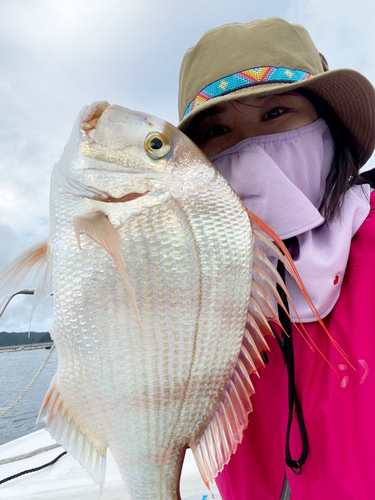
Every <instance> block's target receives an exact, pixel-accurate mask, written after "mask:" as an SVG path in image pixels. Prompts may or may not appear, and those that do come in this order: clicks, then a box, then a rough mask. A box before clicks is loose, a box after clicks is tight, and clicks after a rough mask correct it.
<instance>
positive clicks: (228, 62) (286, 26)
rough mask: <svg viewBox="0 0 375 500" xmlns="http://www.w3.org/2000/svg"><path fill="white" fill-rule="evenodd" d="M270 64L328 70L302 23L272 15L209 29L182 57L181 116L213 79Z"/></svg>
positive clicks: (305, 69)
mask: <svg viewBox="0 0 375 500" xmlns="http://www.w3.org/2000/svg"><path fill="white" fill-rule="evenodd" d="M268 66H271V67H276V68H279V67H282V68H290V69H292V70H293V69H294V70H300V71H304V72H306V73H310V74H312V75H317V74H319V73H322V72H324V70H325V67H323V63H322V58H321V55H320V54H319V52H318V50H317V48H316V47H315V45H314V43H313V41H312V39H311V37H310V35H309V33H308V32H307V31H306V29H305V28H304V27H303V26H301V25H299V24H290V23H288V22H287V21H285V20H284V19H281V18H278V17H272V18H268V19H259V20H256V21H251V22H249V23H230V24H225V25H223V26H220V27H218V28H214V29H212V30H210V31H208V32H207V33H205V34H204V35H203V36H202V38H201V39H200V40H199V41H198V43H197V44H196V45H195V46H194V47H191V48H190V49H189V50H188V51H187V52H186V54H185V56H184V59H183V61H182V65H181V70H180V85H179V99H178V104H179V106H178V108H179V116H180V120H181V119H182V117H183V115H184V112H185V110H186V107H187V106H188V105H189V103H190V102H191V101H192V99H194V97H195V96H196V95H197V94H198V93H199V92H200V91H201V90H202V89H204V88H205V87H206V86H207V85H209V84H210V83H212V82H214V81H216V80H219V79H220V78H224V77H226V76H228V75H232V74H234V73H238V72H240V71H244V70H248V69H251V68H259V67H268Z"/></svg>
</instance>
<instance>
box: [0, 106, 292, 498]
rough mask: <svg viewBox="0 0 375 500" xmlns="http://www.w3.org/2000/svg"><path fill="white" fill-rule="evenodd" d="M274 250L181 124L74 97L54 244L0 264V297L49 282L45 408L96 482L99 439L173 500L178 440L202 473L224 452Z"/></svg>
mask: <svg viewBox="0 0 375 500" xmlns="http://www.w3.org/2000/svg"><path fill="white" fill-rule="evenodd" d="M254 220H255V219H254ZM258 223H259V221H258ZM263 229H264V228H263ZM268 251H270V252H271V253H272V252H273V253H275V254H277V255H278V256H279V257H280V258H282V257H281V256H280V254H279V253H278V251H277V250H276V249H275V250H272V245H270V243H268V239H267V238H265V237H264V236H262V233H261V232H259V231H257V230H252V225H251V222H250V219H249V215H248V213H247V212H246V210H245V208H244V207H243V205H242V203H241V201H240V200H239V198H238V197H237V195H236V194H235V193H234V192H233V191H232V189H231V188H230V187H229V185H228V184H227V182H226V181H225V180H224V178H223V177H221V175H220V174H219V173H218V172H217V171H216V170H215V169H214V167H213V166H212V165H211V164H210V163H209V161H208V160H207V158H206V157H205V156H204V155H203V154H202V153H201V152H200V150H199V149H198V148H197V147H196V146H195V145H194V144H193V143H192V142H191V141H190V140H189V139H188V138H187V137H186V136H185V135H184V134H182V133H181V132H180V131H178V130H177V129H176V128H174V127H173V126H172V125H170V124H168V123H166V122H164V121H162V120H160V119H157V118H154V117H152V116H149V115H145V114H141V113H136V112H133V111H130V110H128V109H125V108H122V107H120V106H116V105H111V106H110V105H109V104H108V103H105V102H102V103H99V104H94V105H92V106H91V107H86V108H84V110H83V111H82V112H81V114H80V115H79V117H78V119H77V122H76V125H75V127H74V130H73V132H72V135H71V137H70V140H69V142H68V144H67V146H66V148H65V150H64V153H63V155H62V158H61V160H60V162H59V163H58V164H57V165H56V167H55V169H54V172H53V176H52V183H51V213H50V234H49V238H48V241H46V242H42V243H41V244H40V245H38V246H37V247H34V248H33V249H31V250H30V251H29V252H26V253H25V254H23V255H22V256H20V257H19V258H18V259H17V260H16V261H15V262H14V263H13V264H11V265H10V266H9V267H8V268H7V269H6V270H5V271H4V272H3V274H2V275H1V276H0V295H11V294H13V293H14V292H15V291H19V290H23V289H29V290H35V297H36V302H38V301H40V300H41V299H42V298H43V297H44V296H46V295H49V294H50V293H51V291H52V292H53V296H54V314H53V322H52V326H51V335H52V338H53V340H54V342H55V345H56V348H57V352H58V370H57V373H56V375H55V377H54V379H53V380H52V382H51V386H50V389H49V391H48V393H47V395H46V398H45V400H44V403H43V406H42V409H41V413H40V418H41V419H43V418H44V419H45V420H46V423H47V424H46V426H47V429H48V430H49V431H50V433H51V434H52V436H53V437H54V438H55V439H56V440H57V441H58V442H59V443H61V444H62V445H63V446H64V447H65V449H66V450H68V451H70V452H71V454H72V455H74V456H75V457H76V458H77V459H78V460H79V461H80V463H81V464H82V465H83V466H84V467H85V468H86V469H87V471H88V472H89V473H90V474H91V476H92V477H93V478H94V480H95V481H96V482H98V483H99V484H100V485H101V486H103V482H104V477H105V456H106V450H107V448H110V450H111V451H112V453H113V456H114V458H115V460H116V463H117V465H118V467H119V470H120V472H121V475H122V478H123V480H124V483H125V485H126V487H127V490H128V494H129V498H131V499H146V498H152V499H155V500H162V499H163V500H174V499H178V498H179V491H178V490H179V476H180V472H181V467H182V463H183V459H184V454H185V450H186V448H187V446H190V448H191V449H192V450H193V453H194V456H195V458H196V461H197V464H198V467H199V470H200V472H201V474H202V477H203V479H204V480H205V482H206V483H208V482H209V481H212V480H213V478H214V477H215V476H216V474H217V473H218V472H219V471H220V470H221V469H222V468H223V466H224V464H225V463H226V462H228V460H229V457H230V455H231V454H232V453H233V452H234V451H235V449H236V446H237V444H238V443H239V442H240V440H241V438H242V433H243V430H244V428H245V427H246V425H247V415H248V413H249V411H250V410H251V402H250V396H251V395H252V393H253V386H252V383H251V380H250V374H251V373H252V372H256V370H257V368H258V367H259V366H261V365H262V364H263V362H262V358H261V355H260V353H261V351H263V350H265V349H267V344H266V342H265V340H264V335H265V334H267V333H270V330H269V326H268V323H267V319H266V316H273V309H272V307H271V306H270V305H269V299H272V298H273V296H274V294H275V293H276V292H275V290H274V286H273V284H272V282H273V280H276V279H277V278H276V277H275V271H274V268H273V267H272V266H271V265H269V263H268V264H267V262H268V261H267V259H266V256H265V254H266V253H267V252H268ZM286 265H287V266H289V265H288V264H287V263H286ZM288 268H289V269H290V272H293V271H292V269H291V268H290V266H289V267H288Z"/></svg>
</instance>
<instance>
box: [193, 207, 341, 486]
mask: <svg viewBox="0 0 375 500" xmlns="http://www.w3.org/2000/svg"><path fill="white" fill-rule="evenodd" d="M249 217H250V221H251V223H252V225H254V224H255V225H256V227H259V229H261V230H262V231H264V232H265V233H266V234H267V235H268V236H269V237H270V238H272V239H273V240H274V241H275V242H276V243H277V245H279V246H280V248H281V250H282V252H283V253H284V255H283V254H282V253H281V252H280V250H279V249H278V248H277V247H276V245H275V244H274V243H273V242H272V241H270V240H269V239H268V238H267V237H265V236H264V235H263V234H262V233H260V232H259V231H257V230H253V235H254V242H253V243H254V246H253V249H254V266H253V281H252V287H251V297H250V302H249V312H248V317H247V321H246V327H245V330H244V335H243V339H242V345H241V349H240V353H239V356H238V359H237V363H236V366H235V368H234V371H233V373H232V376H231V378H230V380H229V382H228V385H227V387H226V390H225V391H224V393H223V396H222V399H221V402H220V403H219V405H218V407H217V410H216V411H215V413H214V414H213V416H212V419H211V421H210V423H209V424H208V426H207V427H206V429H205V430H204V432H203V434H202V435H201V436H200V437H199V438H198V439H196V440H195V441H194V442H192V443H189V445H190V447H191V449H192V451H193V454H194V457H195V460H196V463H197V465H198V469H199V471H200V473H201V476H202V478H203V480H204V482H205V483H206V484H208V483H209V482H212V481H213V480H214V478H215V477H216V476H217V474H218V473H219V472H220V471H221V470H222V469H223V467H224V465H225V464H227V463H228V461H229V459H230V456H231V455H232V454H233V453H234V452H235V451H236V449H237V446H238V444H239V443H240V442H241V441H242V437H243V432H244V430H245V428H246V427H247V423H248V414H249V412H250V411H251V410H252V404H251V401H250V398H251V396H252V394H253V393H254V387H253V385H252V383H251V380H250V375H251V374H253V373H256V374H258V371H257V369H258V368H259V367H262V366H264V363H263V359H262V356H261V352H262V351H264V350H269V349H268V345H267V343H266V340H265V338H264V336H265V335H272V334H273V333H272V330H271V328H270V325H269V323H268V321H269V320H272V321H274V322H276V323H277V324H279V325H280V326H281V324H280V322H279V319H278V316H277V314H276V312H275V310H274V307H273V305H272V302H274V304H275V305H276V304H277V303H279V304H280V305H281V307H283V303H282V300H281V298H280V296H279V294H278V291H277V289H276V286H275V283H278V284H280V286H281V287H282V289H283V290H284V291H285V293H286V294H287V297H288V299H290V298H289V294H288V292H287V290H286V287H285V284H284V283H283V281H282V279H281V277H280V276H279V274H278V273H277V271H276V269H275V268H274V266H273V265H272V264H271V263H270V262H269V261H268V256H275V257H276V258H277V259H279V260H281V261H282V262H283V263H284V265H285V268H286V269H287V270H288V272H289V273H290V274H291V275H292V276H293V278H294V279H295V280H296V282H297V284H298V286H299V287H300V289H301V292H302V293H303V295H304V296H305V298H306V300H307V302H308V304H309V305H310V307H311V309H312V311H313V312H314V314H315V315H316V317H317V321H319V322H320V323H321V324H322V325H323V327H324V324H323V322H322V320H321V318H320V316H319V314H318V313H317V311H316V309H315V307H314V306H313V304H312V302H311V299H310V297H309V296H308V294H307V292H306V289H305V288H304V286H303V283H302V281H301V278H300V277H299V275H298V272H297V269H296V268H295V265H294V263H293V260H292V258H291V256H290V255H289V253H288V250H287V249H286V247H285V245H284V244H283V242H282V241H281V240H280V238H278V237H277V235H276V234H275V233H274V232H273V231H272V230H271V229H270V228H268V226H266V224H264V223H263V222H262V221H261V220H260V219H259V218H257V217H256V216H253V214H251V213H250V212H249ZM290 302H291V301H290ZM291 305H292V307H293V308H294V306H293V304H291ZM295 326H296V328H297V329H298V330H299V332H300V333H301V335H302V336H303V337H304V338H305V340H306V342H307V343H308V344H309V345H310V344H313V345H314V347H315V349H317V350H318V352H319V353H320V354H321V355H322V356H323V357H324V358H325V356H324V355H323V353H322V352H321V351H320V350H319V349H318V347H317V346H316V345H315V344H314V343H313V341H312V340H311V339H310V338H309V336H308V333H307V331H306V330H305V329H304V327H303V325H302V324H300V325H295ZM281 327H282V326H281ZM324 329H325V330H326V328H325V327H324ZM330 338H331V337H330ZM333 342H334V345H335V346H336V347H337V348H338V350H339V351H340V353H342V354H343V355H344V357H345V359H346V360H347V357H346V356H345V353H343V351H342V349H341V348H339V347H338V346H337V343H336V342H335V341H333ZM310 347H311V345H310ZM325 359H326V358H325ZM327 362H328V360H327ZM329 364H330V363H329Z"/></svg>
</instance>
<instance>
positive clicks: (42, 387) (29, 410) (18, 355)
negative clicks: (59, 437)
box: [0, 349, 57, 445]
mask: <svg viewBox="0 0 375 500" xmlns="http://www.w3.org/2000/svg"><path fill="white" fill-rule="evenodd" d="M49 353H50V350H48V349H32V350H27V351H26V350H25V351H14V352H7V351H0V415H1V414H2V413H3V412H4V411H5V410H6V409H7V408H8V407H9V406H10V405H11V404H12V403H13V402H14V401H16V400H17V398H18V397H19V396H20V395H21V394H22V393H23V392H24V390H25V388H26V387H27V386H28V384H29V383H30V382H31V380H32V379H33V377H34V376H35V374H36V373H37V372H38V370H39V368H40V367H41V365H42V364H43V362H44V361H45V359H46V357H47V356H48V354H49ZM56 370H57V353H56V351H54V352H52V355H51V358H50V359H49V361H48V363H47V365H46V366H45V368H44V370H43V371H42V373H41V374H40V376H39V378H38V379H37V380H36V382H35V383H34V385H33V386H32V387H31V389H30V390H29V391H28V393H27V394H26V396H25V397H24V398H23V399H22V401H21V402H20V403H19V404H18V405H17V406H16V407H15V408H13V409H12V410H11V411H10V412H9V413H7V414H6V415H5V416H4V417H3V418H2V419H1V420H0V445H2V444H4V443H7V442H8V441H12V440H13V439H17V438H19V437H21V436H25V435H26V434H29V433H30V432H34V431H37V430H39V429H42V428H43V427H44V424H43V423H40V424H36V423H35V422H36V418H37V416H38V413H39V409H40V406H41V404H42V401H43V398H44V396H45V394H46V392H47V389H48V387H49V384H50V382H51V380H52V377H53V376H54V374H55V373H56Z"/></svg>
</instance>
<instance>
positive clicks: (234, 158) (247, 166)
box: [210, 119, 334, 239]
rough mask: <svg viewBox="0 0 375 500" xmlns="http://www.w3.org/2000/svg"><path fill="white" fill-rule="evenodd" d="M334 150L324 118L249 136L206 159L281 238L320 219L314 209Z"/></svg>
mask: <svg viewBox="0 0 375 500" xmlns="http://www.w3.org/2000/svg"><path fill="white" fill-rule="evenodd" d="M333 152H334V144H333V140H332V136H331V133H330V131H329V128H328V126H327V124H326V123H325V122H324V120H321V119H320V120H317V121H315V122H314V123H312V124H310V125H307V126H306V127H302V128H300V129H297V130H292V131H289V132H282V133H280V134H272V135H266V136H259V137H251V138H248V139H245V140H243V141H241V142H240V143H238V144H236V145H235V146H234V147H232V148H230V149H227V150H226V151H223V152H222V153H220V154H218V155H216V156H214V157H212V158H210V160H211V162H212V163H213V164H214V166H215V167H216V168H217V170H218V171H219V172H220V173H221V174H222V175H223V176H224V177H225V178H226V179H227V181H228V182H229V184H230V185H231V186H232V188H233V189H234V191H236V193H237V194H238V195H239V197H240V198H241V200H242V201H243V203H244V205H245V206H246V207H247V209H248V210H250V211H251V212H254V213H255V214H256V215H257V216H258V217H260V218H261V219H262V220H263V221H264V222H265V223H266V224H268V225H269V226H270V227H271V229H273V230H274V231H275V232H276V233H277V234H278V235H279V236H280V238H282V239H285V238H290V237H291V236H296V235H298V234H300V233H302V232H305V231H307V230H309V229H312V228H314V227H317V226H319V225H320V224H322V223H323V222H324V219H323V217H322V215H321V214H320V213H319V210H318V209H319V206H320V204H321V202H322V199H323V195H324V189H325V180H326V177H327V175H328V172H329V169H330V166H331V162H332V158H333Z"/></svg>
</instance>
